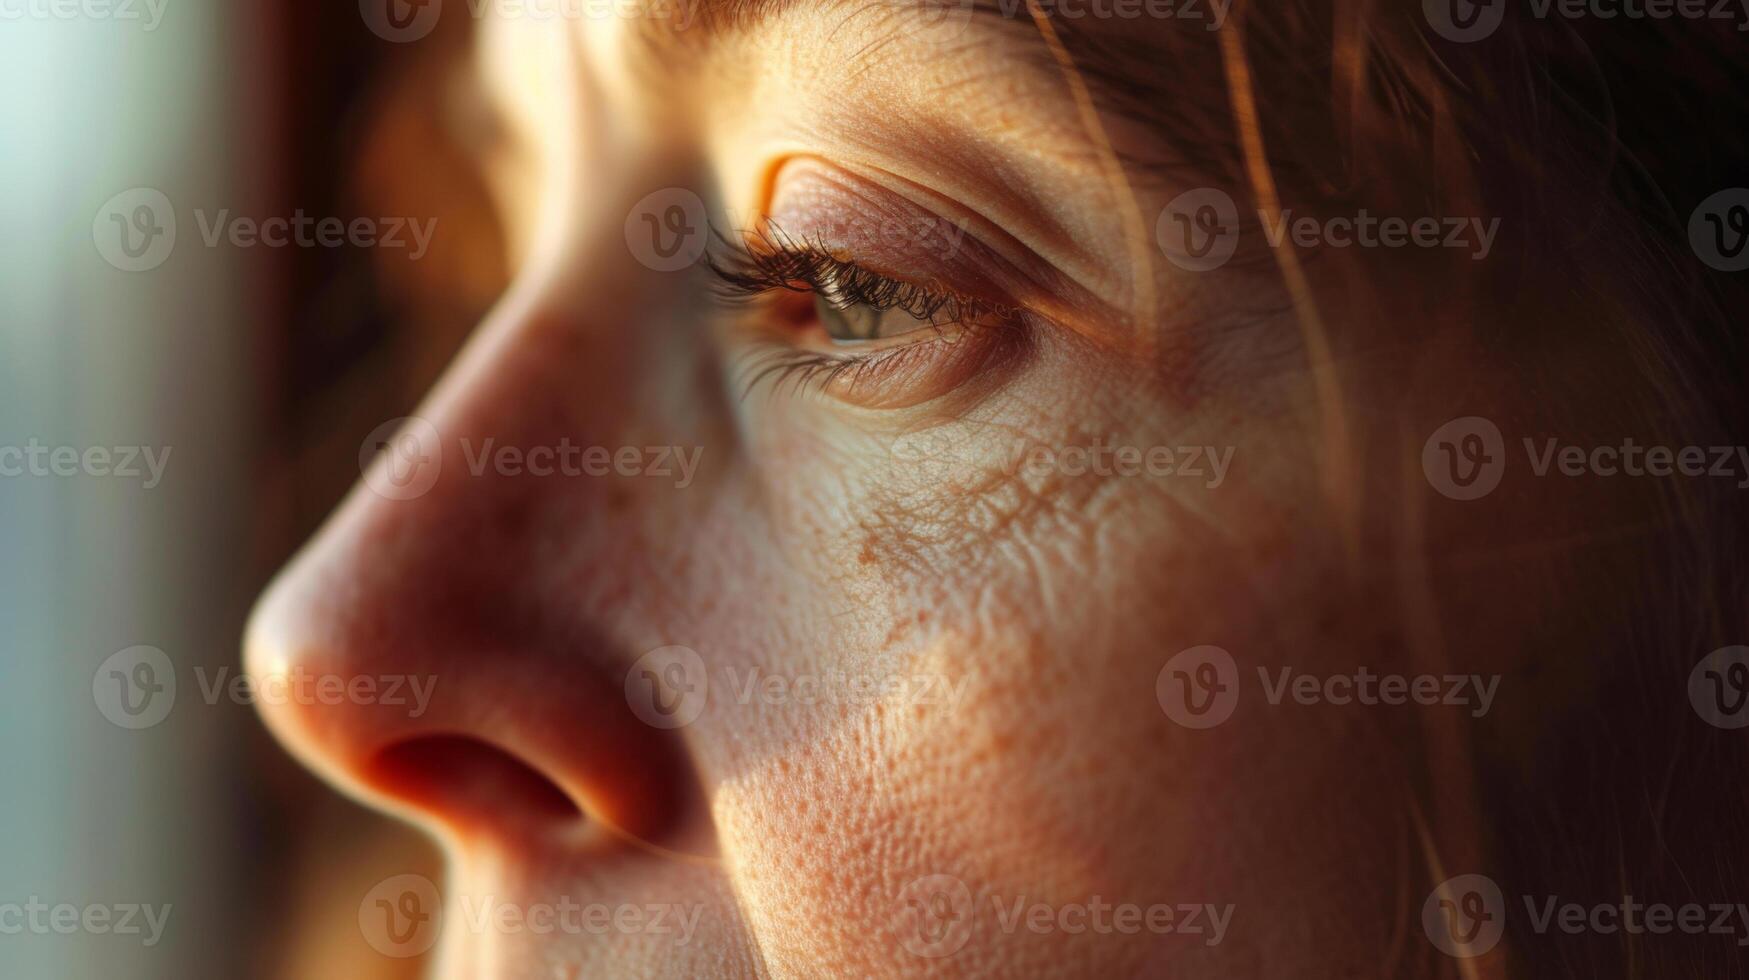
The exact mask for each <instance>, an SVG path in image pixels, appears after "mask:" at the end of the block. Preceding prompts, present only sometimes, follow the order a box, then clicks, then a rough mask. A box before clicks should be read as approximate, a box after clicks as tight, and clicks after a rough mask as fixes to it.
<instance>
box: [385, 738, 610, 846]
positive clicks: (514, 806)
mask: <svg viewBox="0 0 1749 980" xmlns="http://www.w3.org/2000/svg"><path fill="white" fill-rule="evenodd" d="M371 769H372V774H373V777H374V778H373V782H375V784H376V785H377V787H378V788H380V789H381V790H383V791H384V792H386V793H388V794H390V795H392V796H394V797H396V798H398V799H401V800H404V801H406V802H407V803H410V804H412V805H414V806H416V807H419V808H420V809H424V810H428V811H430V812H432V813H433V814H435V815H436V816H438V817H439V818H440V819H443V820H444V821H445V822H449V823H460V824H468V823H480V822H494V823H502V822H505V821H507V820H516V819H518V818H521V819H534V820H540V821H558V820H576V819H580V818H581V817H582V816H583V811H582V810H581V809H579V808H578V806H577V804H576V802H575V801H574V800H572V799H571V797H570V796H569V795H567V794H566V793H565V791H564V790H562V789H560V788H559V786H558V785H557V784H555V783H554V782H553V781H552V780H551V779H549V778H548V777H547V776H545V775H544V774H542V773H541V772H540V771H539V770H538V769H536V768H534V767H533V766H530V765H529V764H528V763H526V762H524V761H522V760H521V759H519V758H517V757H516V756H515V755H513V754H511V753H509V752H506V751H505V750H503V749H501V748H499V747H497V746H495V745H492V744H491V743H489V742H485V741H482V740H480V739H477V738H473V737H471V736H467V735H427V736H422V737H420V738H416V739H412V740H409V741H406V742H400V743H398V744H396V745H393V746H390V747H389V748H387V749H384V750H383V751H382V752H380V753H378V754H377V757H376V759H375V761H374V763H373V764H372V766H371Z"/></svg>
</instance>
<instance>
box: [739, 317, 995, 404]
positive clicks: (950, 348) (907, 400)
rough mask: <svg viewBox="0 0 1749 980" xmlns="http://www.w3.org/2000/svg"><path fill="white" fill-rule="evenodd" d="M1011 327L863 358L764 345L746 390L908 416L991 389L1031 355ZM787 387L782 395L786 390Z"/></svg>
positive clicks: (775, 342)
mask: <svg viewBox="0 0 1749 980" xmlns="http://www.w3.org/2000/svg"><path fill="white" fill-rule="evenodd" d="M1028 329H1029V327H1028V326H1027V325H1025V324H1023V323H1022V322H1021V321H1019V320H1018V319H1014V320H1004V321H1001V322H995V323H986V324H978V325H974V326H970V327H967V328H965V329H963V330H961V331H960V332H959V333H957V334H955V335H952V336H929V337H927V338H924V339H919V340H915V341H906V342H899V343H895V344H893V345H891V346H888V347H885V348H881V349H875V350H870V351H868V352H866V353H858V354H851V353H843V352H834V351H825V350H808V349H806V348H801V347H797V346H796V345H795V344H794V342H793V340H787V341H786V340H782V339H777V338H771V337H767V339H765V340H764V341H763V342H762V343H763V344H764V345H765V346H764V350H763V351H762V352H759V353H756V354H755V355H754V356H753V360H752V362H751V363H750V364H749V370H748V372H747V375H746V378H745V383H746V390H747V391H751V390H752V389H753V388H755V387H760V386H764V385H770V386H771V388H772V390H774V391H785V390H788V391H792V392H800V391H817V392H819V393H821V394H825V395H829V396H831V397H833V398H834V399H837V400H839V401H843V402H845V403H848V404H850V405H854V406H857V407H861V408H867V409H901V408H909V407H912V406H914V405H918V404H921V403H923V402H927V401H931V400H934V399H936V398H940V397H943V396H947V395H949V394H950V393H953V392H956V391H958V390H961V389H965V388H968V387H976V386H977V384H978V383H980V382H983V383H995V381H996V380H998V378H997V377H996V376H997V375H998V374H1000V371H1001V369H1002V368H1004V367H1008V366H1010V365H1012V364H1014V363H1017V362H1018V359H1019V355H1021V354H1022V353H1023V352H1024V351H1025V350H1027V349H1029V348H1030V344H1029V342H1028V337H1027V330H1028ZM786 386H787V387H786Z"/></svg>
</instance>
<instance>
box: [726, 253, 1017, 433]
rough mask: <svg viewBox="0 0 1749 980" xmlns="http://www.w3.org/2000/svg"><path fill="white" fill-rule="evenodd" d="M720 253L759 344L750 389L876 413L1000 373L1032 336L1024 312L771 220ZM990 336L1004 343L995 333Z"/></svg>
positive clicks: (747, 376)
mask: <svg viewBox="0 0 1749 980" xmlns="http://www.w3.org/2000/svg"><path fill="white" fill-rule="evenodd" d="M846 224H848V222H846V221H845V220H843V219H840V220H839V222H838V225H839V227H843V226H844V225H846ZM719 245H720V246H721V247H720V248H719V249H718V250H717V252H716V254H714V255H713V256H712V257H711V261H710V268H711V272H712V274H713V276H714V277H715V279H716V281H717V284H718V287H719V291H720V292H721V293H722V294H723V295H724V296H725V297H726V298H728V299H729V300H731V301H734V302H732V303H731V306H732V307H733V308H734V309H736V310H737V311H738V313H739V315H740V316H741V317H742V318H743V319H745V320H746V321H747V324H746V325H747V330H746V332H747V333H748V334H749V335H750V336H751V337H752V338H753V339H754V346H753V349H752V350H751V351H750V352H749V355H748V359H749V360H748V363H749V366H750V367H751V370H750V371H746V372H744V383H745V386H746V387H747V388H748V389H751V388H753V387H755V386H756V385H757V384H758V383H761V382H764V383H770V384H772V385H774V386H777V387H782V386H785V385H789V386H790V387H792V388H794V389H798V390H805V389H809V388H813V389H816V390H822V391H827V392H830V393H833V394H836V395H839V396H841V397H844V398H846V399H847V400H851V401H855V402H857V403H860V404H863V405H866V406H869V407H894V406H898V405H909V404H914V403H915V402H917V401H920V400H923V399H924V398H926V397H931V396H933V395H935V394H940V393H943V392H945V391H946V390H948V389H950V388H951V387H952V386H953V385H954V384H956V383H958V382H962V381H965V380H966V379H967V376H968V374H969V373H970V372H971V371H972V369H974V368H977V367H988V366H990V364H991V363H992V361H991V357H990V355H991V354H992V353H994V352H995V351H996V350H997V349H998V348H999V347H1001V346H1004V345H1005V346H1007V347H1008V348H1010V349H1013V348H1014V347H1015V346H1016V345H1018V344H1021V343H1023V342H1024V340H1025V337H1026V334H1025V330H1026V329H1027V325H1026V322H1025V319H1024V317H1023V315H1022V314H1021V313H1020V312H1019V311H1017V310H1015V309H1013V308H1011V307H1009V306H1007V305H1005V304H1001V303H998V302H994V301H991V300H986V299H980V298H976V297H973V296H970V295H968V294H966V293H964V292H962V291H960V290H958V289H957V288H955V287H954V286H952V285H950V284H948V283H946V282H945V281H943V280H942V279H940V278H939V277H936V276H931V277H929V278H928V279H927V280H925V281H917V280H915V279H911V278H907V277H903V275H902V274H896V273H887V272H882V271H877V270H876V269H874V268H871V267H870V266H869V265H865V264H863V262H862V261H859V259H858V258H857V257H856V256H855V255H853V254H850V253H848V252H847V251H846V250H844V249H839V248H835V247H833V246H831V245H829V244H828V243H826V242H824V241H817V242H810V241H806V240H798V239H795V238H792V237H791V236H789V235H788V234H786V233H785V232H783V231H782V230H781V229H779V228H777V227H776V226H775V224H773V223H771V222H766V223H765V224H764V225H763V226H762V227H761V229H760V230H759V231H758V233H756V234H751V235H747V236H744V239H743V240H741V241H733V240H729V239H724V240H722V241H721V242H719ZM907 258H909V256H908V257H907ZM992 331H999V332H1001V333H1002V335H1001V336H986V334H987V333H989V332H992ZM954 372H957V373H954Z"/></svg>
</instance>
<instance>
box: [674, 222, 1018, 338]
mask: <svg viewBox="0 0 1749 980" xmlns="http://www.w3.org/2000/svg"><path fill="white" fill-rule="evenodd" d="M753 237H754V238H755V240H756V242H757V244H756V245H754V246H752V247H749V246H746V245H741V244H737V243H734V242H733V241H729V240H725V239H722V238H719V241H723V242H725V243H726V244H725V245H724V248H723V249H722V250H720V251H719V252H718V253H717V254H713V255H711V256H710V257H709V260H708V261H709V265H710V268H711V270H712V272H713V273H714V274H715V276H716V278H717V280H718V282H719V283H721V284H723V285H725V286H727V287H728V288H729V289H731V290H733V291H734V292H735V293H736V294H739V295H749V294H755V293H762V292H768V291H770V290H773V289H789V290H792V291H813V292H818V291H820V289H821V287H822V285H823V284H822V282H821V281H820V280H821V278H822V277H823V276H825V275H832V276H835V277H837V278H838V279H839V280H840V281H842V282H849V283H852V284H853V285H851V286H850V287H849V288H848V289H847V290H845V291H847V292H849V293H850V295H849V297H848V298H849V299H850V300H852V301H854V302H858V303H864V304H867V305H869V306H871V307H873V308H876V309H882V310H887V309H899V310H902V311H903V312H905V313H908V314H910V315H911V316H913V317H915V318H917V319H919V320H928V321H931V322H935V323H943V322H946V323H952V322H957V321H961V320H965V319H969V318H971V317H974V316H989V315H1010V314H1012V313H1013V312H1014V310H1013V309H1012V308H1011V307H1009V306H1007V305H1006V304H1002V303H997V302H994V301H990V300H984V299H979V298H976V297H972V296H969V295H967V294H965V293H962V292H960V291H958V290H956V289H954V288H953V287H951V286H949V285H946V284H944V283H942V282H941V281H939V280H938V279H931V280H929V281H927V282H919V281H917V280H915V279H911V278H908V277H903V276H898V275H893V274H889V273H886V272H882V271H879V270H875V269H871V268H869V267H868V266H866V265H863V264H860V263H858V262H857V261H856V260H855V259H854V258H845V257H841V256H839V255H836V254H834V252H833V250H831V249H828V248H826V247H825V246H824V245H823V244H821V243H816V242H808V241H806V240H800V241H798V240H795V239H791V238H789V237H788V236H786V235H784V234H783V233H782V232H781V231H778V230H777V229H775V227H774V226H767V227H766V228H764V229H762V230H761V231H760V232H758V233H757V234H755V235H754V236H753ZM797 282H801V283H806V284H807V287H808V288H807V289H806V290H802V289H799V288H798V287H797V286H795V285H793V284H794V283H797ZM840 288H841V290H842V289H844V287H840ZM943 311H946V312H947V314H948V315H947V317H946V318H945V319H943V318H940V317H939V316H938V314H941V313H942V312H943Z"/></svg>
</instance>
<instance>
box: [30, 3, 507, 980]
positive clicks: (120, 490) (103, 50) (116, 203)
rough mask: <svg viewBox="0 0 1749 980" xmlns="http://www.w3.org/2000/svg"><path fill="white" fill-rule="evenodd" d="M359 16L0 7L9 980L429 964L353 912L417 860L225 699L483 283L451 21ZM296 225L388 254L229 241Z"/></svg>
mask: <svg viewBox="0 0 1749 980" xmlns="http://www.w3.org/2000/svg"><path fill="white" fill-rule="evenodd" d="M376 2H378V0H365V2H364V3H363V4H360V5H355V4H352V3H335V4H310V3H302V2H292V0H251V2H248V3H237V2H234V0H230V2H225V0H7V2H6V3H4V4H0V79H3V80H4V82H5V84H4V86H3V87H0V147H3V150H0V178H3V182H0V186H4V187H5V191H4V192H3V193H0V229H3V230H4V232H5V233H4V235H0V638H3V639H0V642H3V643H4V644H5V646H4V648H3V649H0V744H3V745H4V746H5V751H4V752H0V977H6V978H36V977H120V976H125V977H133V978H155V977H177V978H203V977H237V976H251V977H256V976H259V977H336V976H339V977H378V976H403V975H413V974H415V973H416V972H417V970H418V968H419V964H418V963H417V962H416V961H411V960H394V959H390V958H387V957H384V956H381V955H378V954H377V953H376V952H374V951H373V950H372V949H371V948H370V947H369V946H368V945H367V943H366V941H365V938H364V937H363V936H362V935H361V932H360V927H359V923H358V905H359V900H360V899H361V898H362V897H363V896H364V895H365V893H366V892H367V891H368V890H369V888H370V887H371V885H372V883H374V882H376V881H380V880H382V879H383V878H385V877H388V876H391V875H395V874H401V873H407V872H423V873H427V874H431V873H434V870H433V869H434V868H435V863H434V862H435V855H434V854H433V853H432V852H431V850H430V849H429V847H428V846H427V845H426V844H425V843H424V842H423V841H421V840H419V839H415V838H414V837H412V835H411V834H410V833H408V832H406V831H403V830H400V829H398V828H396V827H393V826H391V825H390V824H388V823H387V822H386V821H384V820H381V819H379V818H376V817H374V816H371V815H369V814H367V813H366V812H365V811H364V810H363V809H362V808H359V807H357V806H355V805H353V804H351V803H350V802H347V801H345V800H342V799H341V798H339V797H338V796H337V795H335V794H334V793H332V792H330V791H328V790H327V789H325V788H323V787H322V786H321V785H320V784H318V783H316V782H315V781H314V780H313V779H311V778H310V777H308V776H307V775H305V774H304V773H303V772H302V771H301V770H300V769H298V768H297V767H296V766H295V765H294V764H292V763H291V762H290V760H289V759H288V758H287V757H286V756H285V755H284V754H283V753H282V752H281V751H280V750H279V749H278V748H277V747H276V746H275V745H274V744H273V743H272V742H271V740H270V739H269V738H268V736H267V735H266V733H265V731H264V730H263V729H262V727H261V726H260V724H259V723H258V722H257V721H256V719H255V716H254V713H253V709H252V708H251V707H250V705H249V704H248V703H246V702H247V698H244V697H237V696H235V695H234V694H233V691H234V690H235V689H234V688H233V687H231V684H232V682H234V681H235V679H236V676H237V674H238V671H239V669H240V666H239V638H240V635H241V630H242V627H243V623H244V621H245V618H246V616H247V613H248V609H249V606H250V604H251V602H252V601H253V599H254V597H255V596H256V595H257V594H258V593H259V592H260V591H261V590H262V588H263V586H264V585H265V584H266V582H267V580H268V579H269V578H270V577H271V576H272V574H273V573H274V571H275V569H277V568H278V567H279V566H280V565H281V564H282V563H283V562H284V561H285V560H286V559H287V558H288V557H289V556H290V554H291V553H292V552H293V551H294V550H295V549H296V548H297V547H298V546H299V545H300V544H301V543H302V542H303V541H304V540H306V539H307V538H308V537H309V536H310V534H311V533H312V532H313V531H314V530H315V529H316V528H317V526H318V525H319V523H320V522H321V520H322V519H323V517H324V516H325V515H326V514H327V513H328V512H329V511H330V510H331V509H332V508H333V507H334V506H335V505H336V504H337V503H338V502H339V500H340V498H341V497H342V495H343V494H344V493H345V492H346V490H347V488H348V487H349V485H350V484H351V483H352V482H353V481H355V480H356V479H357V478H358V475H359V465H360V463H359V456H360V447H361V442H362V441H363V440H364V439H365V438H366V436H367V435H368V434H369V433H370V432H371V430H373V429H375V428H376V427H377V426H378V425H380V424H381V423H383V422H385V421H387V420H389V419H392V418H395V417H398V416H401V415H405V414H407V413H408V412H409V411H410V410H411V409H412V408H413V406H414V405H415V403H416V401H417V397H418V395H419V393H420V392H422V391H424V390H425V389H426V388H427V387H428V386H429V384H430V383H431V381H432V380H433V379H434V378H435V377H436V375H437V374H438V372H439V371H440V370H441V368H442V365H443V364H444V363H445V362H446V361H447V360H448V359H449V358H450V356H451V355H452V354H453V353H454V352H455V350H456V349H457V347H458V346H459V345H460V343H461V342H462V340H463V338H464V337H465V335H466V334H467V332H468V330H469V329H470V328H471V327H472V325H473V324H474V323H475V322H476V321H477V320H478V318H479V316H480V314H481V313H482V312H483V311H484V310H485V309H486V308H487V307H488V306H489V305H490V304H491V302H492V300H493V298H494V297H495V296H496V295H497V294H498V292H499V291H500V290H501V289H502V287H503V285H504V275H505V274H504V266H505V260H504V257H503V252H504V247H503V244H502V236H501V235H500V234H499V233H498V231H497V229H496V228H495V227H494V226H493V223H492V219H491V214H490V211H489V209H488V207H487V201H486V197H485V194H484V191H483V189H482V188H481V185H480V183H479V181H478V179H477V178H476V177H474V176H473V175H472V173H471V169H470V163H469V161H470V160H471V159H473V158H474V157H475V156H476V155H477V153H478V152H479V148H480V147H481V146H482V145H485V144H487V143H489V141H490V133H489V132H487V131H486V130H485V127H484V124H483V123H482V122H481V121H480V118H481V114H480V113H479V112H478V110H477V107H474V106H471V105H470V104H469V101H468V100H469V95H468V92H469V91H470V90H469V89H468V88H467V87H465V86H463V85H461V84H459V83H458V79H459V78H461V77H462V76H461V75H460V74H459V73H460V72H462V71H464V70H465V67H466V50H467V41H468V37H469V33H470V26H471V25H470V24H469V18H468V17H467V13H468V8H466V7H462V6H461V5H459V4H452V6H453V7H456V8H457V9H454V10H451V11H449V13H448V14H446V15H444V16H443V17H442V18H441V19H440V20H424V21H417V22H410V21H409V20H408V18H409V17H415V16H416V17H421V18H423V17H430V16H433V15H434V14H435V12H436V10H437V9H438V8H439V6H440V3H441V0H437V2H436V3H425V4H421V5H418V6H405V5H404V0H381V2H382V3H383V4H385V6H382V7H381V8H380V9H378V8H375V7H373V3H376ZM383 18H387V19H383ZM409 23H413V28H412V29H410V30H408V29H404V28H406V25H408V24H409ZM385 25H386V26H385ZM397 25H400V26H397ZM299 217H305V218H307V219H309V221H310V222H315V221H319V220H321V219H328V218H333V219H340V221H341V222H344V223H346V224H347V226H348V227H352V225H353V223H354V222H356V221H357V220H359V219H363V220H364V221H365V222H366V224H365V225H364V226H361V227H362V228H363V229H364V230H366V231H371V232H373V233H374V234H372V235H369V236H365V235H353V234H349V235H348V236H346V237H347V238H348V239H349V242H350V243H346V242H342V243H340V244H335V243H334V241H333V237H332V236H329V238H328V240H327V241H322V240H320V239H313V238H311V237H310V236H311V235H313V233H314V231H315V229H316V227H317V226H315V225H314V224H310V225H307V228H308V229H309V233H308V234H306V236H305V240H304V241H303V242H301V243H300V242H298V241H295V240H294V241H290V242H289V243H285V242H284V240H283V239H278V238H274V239H273V240H274V241H279V242H281V244H278V245H275V244H269V243H268V242H267V241H266V240H265V239H266V238H270V237H272V236H269V235H251V234H249V233H248V229H249V228H258V229H261V230H262V231H263V232H265V231H266V228H267V226H266V224H265V223H266V222H268V221H269V219H274V218H279V219H284V220H286V221H287V222H290V221H294V220H296V219H297V218H299ZM414 224H418V225H423V226H424V227H426V228H429V229H431V230H432V231H433V234H432V235H431V237H430V241H429V246H428V248H426V249H425V250H424V251H423V253H422V254H416V251H415V249H414V248H413V247H390V246H389V245H388V244H387V242H386V240H385V241H380V242H376V243H367V241H366V239H367V238H379V239H380V238H383V236H386V235H387V234H388V233H389V232H390V231H392V230H393V229H394V228H395V227H400V228H403V229H410V228H411V227H413V225H414ZM238 229H242V231H241V233H240V234H232V233H231V232H234V231H237V230H238ZM398 237H399V238H401V239H403V240H405V241H408V243H409V245H410V244H411V239H412V237H413V236H412V234H411V231H410V230H404V231H402V232H401V234H400V235H399V236H398ZM130 908H132V909H134V911H133V912H132V913H130V912H129V909H130ZM147 908H152V909H156V910H158V911H157V913H156V914H157V915H158V916H159V919H160V926H161V928H159V929H154V928H152V927H150V925H149V922H150V921H151V916H148V915H147V914H146V909H147ZM166 908H167V911H166ZM130 920H131V923H132V927H131V928H128V929H124V928H123V926H124V925H125V924H126V922H127V921H130Z"/></svg>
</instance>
